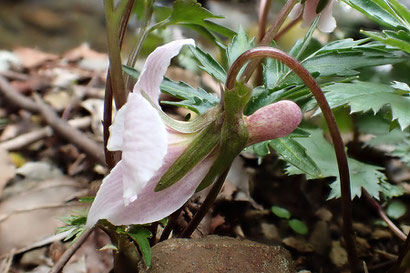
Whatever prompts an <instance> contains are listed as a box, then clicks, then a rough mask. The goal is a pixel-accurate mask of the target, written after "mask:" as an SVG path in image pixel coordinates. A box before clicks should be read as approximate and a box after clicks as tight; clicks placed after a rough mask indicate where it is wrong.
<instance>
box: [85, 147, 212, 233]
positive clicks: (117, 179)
mask: <svg viewBox="0 0 410 273" xmlns="http://www.w3.org/2000/svg"><path fill="white" fill-rule="evenodd" d="M184 142H185V140H184ZM185 148H186V146H185V145H172V146H171V147H169V150H168V154H167V155H166V157H165V159H164V164H163V166H162V167H161V168H160V170H159V171H158V172H157V173H156V174H155V176H154V177H153V178H152V179H151V180H150V181H149V182H148V184H147V186H146V187H145V188H144V189H143V190H142V191H141V192H140V193H139V195H138V199H137V200H135V201H134V202H131V203H130V204H129V205H128V206H125V205H124V202H122V200H121V199H122V198H121V197H122V194H123V192H122V188H121V187H119V186H118V184H120V183H121V173H122V172H123V171H124V170H123V168H124V166H123V164H121V163H122V162H119V163H118V164H117V166H115V168H114V169H113V170H112V171H111V173H110V175H109V176H107V177H106V178H105V179H104V182H103V184H102V185H101V188H100V190H99V191H98V193H97V196H96V198H95V200H94V202H93V204H92V206H91V209H90V212H89V214H88V220H87V226H88V227H90V226H93V225H94V224H95V223H96V222H97V221H98V220H99V219H107V220H108V221H110V222H111V223H112V224H114V225H130V224H146V223H151V222H154V221H159V220H161V219H163V218H165V217H167V216H169V215H170V214H171V213H173V212H174V211H176V210H177V209H178V208H180V207H181V206H182V205H183V204H184V203H185V202H186V201H187V200H188V199H189V198H190V197H191V196H192V195H193V193H194V192H195V190H196V188H197V187H198V185H199V183H200V182H201V181H202V179H203V178H204V177H205V175H206V174H207V172H208V170H209V168H210V167H211V165H212V163H213V161H214V157H213V156H212V155H210V156H208V157H207V158H206V159H204V160H203V161H202V162H201V163H200V164H198V166H197V167H196V168H195V169H194V170H192V171H190V172H189V173H188V174H187V175H186V176H185V177H184V178H182V179H181V181H179V182H178V183H176V184H174V185H172V186H171V187H169V188H167V189H165V190H163V191H160V192H154V188H155V186H156V185H157V183H158V181H159V179H160V178H161V177H162V175H163V174H164V173H165V171H166V170H167V169H168V168H169V166H171V165H172V163H173V162H174V161H175V160H176V159H177V158H178V157H179V156H180V155H181V154H182V153H183V151H184V150H185Z"/></svg>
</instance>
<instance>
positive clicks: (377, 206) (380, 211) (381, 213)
mask: <svg viewBox="0 0 410 273" xmlns="http://www.w3.org/2000/svg"><path fill="white" fill-rule="evenodd" d="M362 192H363V194H364V196H365V197H366V199H367V201H369V203H370V204H371V205H372V206H373V207H374V208H375V209H376V211H377V213H378V214H379V216H380V217H381V218H382V219H383V221H385V222H386V224H387V226H388V227H389V228H390V229H391V231H393V233H394V234H396V236H397V237H399V238H400V239H402V240H403V241H405V240H406V238H407V236H406V235H405V234H404V233H403V232H402V231H401V230H400V229H399V228H398V227H397V226H396V225H395V224H394V223H393V222H392V221H391V220H390V218H389V217H388V216H387V215H386V213H384V211H383V208H382V206H380V204H379V203H378V202H377V201H376V200H374V199H373V197H371V196H370V194H369V193H368V192H367V191H366V190H365V189H364V188H362Z"/></svg>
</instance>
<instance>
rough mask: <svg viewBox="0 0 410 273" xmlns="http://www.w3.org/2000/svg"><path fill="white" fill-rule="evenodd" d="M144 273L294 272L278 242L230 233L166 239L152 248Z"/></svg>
mask: <svg viewBox="0 0 410 273" xmlns="http://www.w3.org/2000/svg"><path fill="white" fill-rule="evenodd" d="M138 269H139V271H138V272H145V273H189V272H192V273H193V272H195V273H197V272H198V273H199V272H201V273H207V272H209V273H212V272H218V273H228V272H232V273H249V272H254V273H262V272H265V273H296V270H295V268H294V266H293V262H292V259H291V256H290V254H289V252H288V251H287V250H285V249H284V248H282V247H280V246H268V245H264V244H260V243H257V242H252V241H249V240H244V239H235V238H230V237H219V236H207V237H205V238H200V239H169V240H167V241H164V242H161V243H159V244H157V245H155V246H154V247H153V248H152V267H151V268H150V269H148V270H147V269H146V266H145V264H144V263H143V262H142V261H140V263H139V265H138Z"/></svg>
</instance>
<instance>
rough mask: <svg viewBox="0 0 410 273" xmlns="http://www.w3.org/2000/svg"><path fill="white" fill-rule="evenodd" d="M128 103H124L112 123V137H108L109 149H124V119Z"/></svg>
mask: <svg viewBox="0 0 410 273" xmlns="http://www.w3.org/2000/svg"><path fill="white" fill-rule="evenodd" d="M126 111H127V104H124V105H123V106H122V107H121V108H120V110H118V111H117V114H116V115H115V118H114V122H113V123H112V124H111V126H110V128H109V130H110V137H109V138H108V143H107V149H108V150H109V151H122V141H123V135H124V121H125V113H126Z"/></svg>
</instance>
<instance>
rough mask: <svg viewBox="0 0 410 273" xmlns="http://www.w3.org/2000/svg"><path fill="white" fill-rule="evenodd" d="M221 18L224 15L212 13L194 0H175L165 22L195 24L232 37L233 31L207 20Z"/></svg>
mask: <svg viewBox="0 0 410 273" xmlns="http://www.w3.org/2000/svg"><path fill="white" fill-rule="evenodd" d="M221 18H224V17H223V16H217V15H214V14H212V13H211V12H210V11H209V10H207V9H205V8H203V7H202V6H201V4H199V3H197V1H195V0H176V1H175V2H174V5H173V9H172V14H171V16H170V17H169V18H168V20H167V24H195V25H199V26H202V27H204V28H205V29H208V30H211V31H213V32H216V33H219V34H222V35H224V36H226V37H228V38H232V37H233V35H235V32H233V31H232V30H230V29H228V28H226V27H224V26H222V25H218V24H216V23H214V22H211V21H209V19H221Z"/></svg>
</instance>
